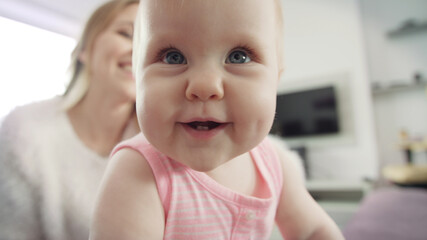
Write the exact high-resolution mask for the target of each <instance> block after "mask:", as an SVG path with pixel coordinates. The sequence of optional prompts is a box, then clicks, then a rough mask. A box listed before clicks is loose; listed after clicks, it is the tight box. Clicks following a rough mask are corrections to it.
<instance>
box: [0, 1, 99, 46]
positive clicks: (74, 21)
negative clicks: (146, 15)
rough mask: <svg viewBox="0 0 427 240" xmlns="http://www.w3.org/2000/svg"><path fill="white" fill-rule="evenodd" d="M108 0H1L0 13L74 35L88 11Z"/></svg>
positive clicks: (2, 15) (47, 28) (13, 18)
mask: <svg viewBox="0 0 427 240" xmlns="http://www.w3.org/2000/svg"><path fill="white" fill-rule="evenodd" d="M106 1H107V0H0V16H1V17H6V18H9V19H12V20H15V21H19V22H23V23H26V24H30V25H33V26H36V27H39V28H42V29H46V30H49V31H52V32H56V33H59V34H63V35H66V36H70V37H73V38H77V37H78V36H79V34H80V31H81V29H82V27H83V24H84V23H85V21H86V19H87V18H88V17H89V15H90V14H91V13H92V11H94V10H95V9H96V8H97V7H98V6H99V5H100V4H102V3H103V2H106Z"/></svg>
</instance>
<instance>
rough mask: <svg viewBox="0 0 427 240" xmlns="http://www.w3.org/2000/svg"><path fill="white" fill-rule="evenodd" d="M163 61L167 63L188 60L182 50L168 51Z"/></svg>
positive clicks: (183, 62) (185, 61) (182, 62)
mask: <svg viewBox="0 0 427 240" xmlns="http://www.w3.org/2000/svg"><path fill="white" fill-rule="evenodd" d="M163 62H165V63H167V64H186V63H187V60H185V57H184V55H182V54H181V53H180V52H176V51H173V52H168V53H166V56H165V57H164V59H163Z"/></svg>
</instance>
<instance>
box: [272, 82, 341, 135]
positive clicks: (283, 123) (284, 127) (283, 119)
mask: <svg viewBox="0 0 427 240" xmlns="http://www.w3.org/2000/svg"><path fill="white" fill-rule="evenodd" d="M338 115H339V114H338V107H337V98H336V94H335V88H334V86H326V87H319V88H313V89H309V90H303V91H295V92H290V93H285V94H278V96H277V106H276V116H275V120H274V123H273V127H272V129H271V131H270V133H272V134H276V135H279V136H281V137H284V138H294V137H308V136H320V135H330V134H337V133H339V130H340V128H339V117H338Z"/></svg>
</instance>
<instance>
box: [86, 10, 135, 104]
mask: <svg viewBox="0 0 427 240" xmlns="http://www.w3.org/2000/svg"><path fill="white" fill-rule="evenodd" d="M137 9H138V4H131V5H129V6H128V7H126V8H125V9H124V10H123V11H122V12H120V13H119V14H118V15H117V16H116V18H114V20H113V21H112V22H111V23H110V25H109V26H108V27H107V28H106V29H105V30H104V31H102V32H101V33H100V34H99V35H98V36H97V38H96V39H95V41H94V44H93V47H92V51H91V52H89V53H88V52H83V54H82V57H81V58H82V61H83V62H85V63H86V62H88V66H89V75H90V79H91V81H90V88H93V89H99V90H100V91H102V92H105V93H108V94H109V95H110V96H111V95H112V94H117V95H121V96H124V97H127V98H130V99H132V100H133V101H135V95H136V93H135V92H136V90H135V81H134V78H133V75H132V37H133V24H134V20H135V16H136V12H137Z"/></svg>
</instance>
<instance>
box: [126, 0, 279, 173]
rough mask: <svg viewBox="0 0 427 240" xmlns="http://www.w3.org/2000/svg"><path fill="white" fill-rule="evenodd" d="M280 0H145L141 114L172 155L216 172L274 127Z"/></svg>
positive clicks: (148, 132) (151, 136) (152, 136)
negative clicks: (276, 0)
mask: <svg viewBox="0 0 427 240" xmlns="http://www.w3.org/2000/svg"><path fill="white" fill-rule="evenodd" d="M274 8H275V4H274V1H273V0H268V1H260V0H232V1H230V0H215V1H205V0H191V1H176V0H146V1H142V2H141V10H142V11H141V12H140V14H142V15H141V35H140V37H141V44H142V46H141V47H142V48H141V49H142V50H141V51H139V52H136V53H134V54H140V55H138V58H140V60H141V62H142V66H140V67H141V71H140V73H141V74H140V75H139V76H137V78H138V79H137V85H138V90H137V92H138V93H137V111H138V115H139V122H140V125H141V127H142V129H143V132H144V134H145V136H146V138H147V139H148V140H149V141H150V142H151V143H152V144H153V145H154V146H155V147H156V148H157V149H158V150H160V151H162V152H163V153H165V154H166V155H168V156H169V157H171V158H173V159H175V160H177V161H179V162H181V163H183V164H185V165H187V166H189V167H191V168H193V169H195V170H198V171H210V170H212V169H214V168H216V167H218V166H219V165H221V164H223V163H225V162H227V161H229V160H231V159H233V158H235V157H237V156H239V155H241V154H243V153H245V152H247V151H249V150H250V149H252V148H253V147H255V146H256V145H257V144H258V143H259V142H260V141H261V140H262V139H263V138H264V137H265V136H266V135H267V134H268V132H269V130H270V127H271V125H272V122H273V118H274V111H275V104H276V88H277V83H278V78H279V71H278V60H277V48H276V44H277V42H276V39H277V36H276V35H277V33H276V24H277V23H276V16H275V13H276V11H275V9H274Z"/></svg>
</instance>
